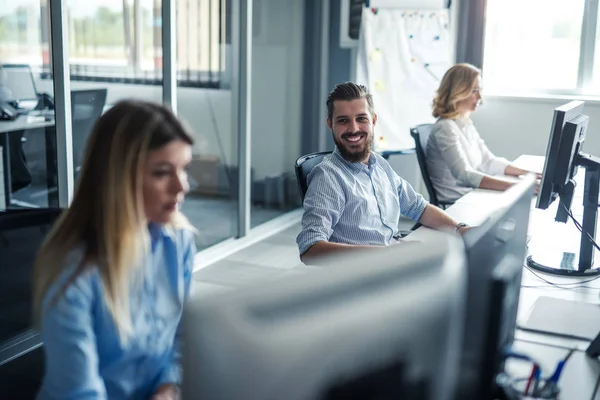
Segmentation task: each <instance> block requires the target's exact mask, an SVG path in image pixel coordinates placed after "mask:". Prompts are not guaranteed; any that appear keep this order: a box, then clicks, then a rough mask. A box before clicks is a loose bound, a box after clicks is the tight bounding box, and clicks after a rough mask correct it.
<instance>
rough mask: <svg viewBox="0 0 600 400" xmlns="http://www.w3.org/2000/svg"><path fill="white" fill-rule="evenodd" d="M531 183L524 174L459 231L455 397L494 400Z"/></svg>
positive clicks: (510, 328) (507, 341)
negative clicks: (462, 297) (463, 284)
mask: <svg viewBox="0 0 600 400" xmlns="http://www.w3.org/2000/svg"><path fill="white" fill-rule="evenodd" d="M534 185H535V179H534V178H533V177H528V178H526V179H524V180H523V182H520V183H519V184H517V185H515V186H513V187H512V188H510V189H509V190H507V191H506V192H504V193H503V194H502V196H501V198H500V200H499V202H500V203H499V208H498V210H497V211H495V212H494V213H493V214H492V215H491V216H490V217H489V218H488V219H487V220H486V221H485V222H484V223H483V224H481V225H480V226H478V227H474V228H472V229H471V230H469V231H468V232H466V233H465V235H464V241H465V247H466V253H467V264H468V279H467V282H468V284H467V288H468V290H467V306H466V310H465V326H464V332H465V335H464V339H463V351H462V360H461V377H460V383H459V388H458V393H457V396H456V398H458V399H462V400H481V399H492V398H496V397H494V396H493V394H494V392H495V389H496V388H495V378H496V375H497V374H498V373H500V372H501V371H502V370H503V367H504V365H503V357H502V356H503V353H504V350H505V349H506V348H507V347H508V346H510V345H511V344H512V342H513V339H514V331H515V328H516V322H517V307H518V302H519V292H520V290H521V276H522V272H523V262H524V260H525V252H526V239H527V225H528V221H529V213H530V208H531V197H532V195H533V187H534Z"/></svg>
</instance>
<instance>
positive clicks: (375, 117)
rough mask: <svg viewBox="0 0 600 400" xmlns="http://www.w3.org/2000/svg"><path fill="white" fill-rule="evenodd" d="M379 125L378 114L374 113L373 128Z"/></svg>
mask: <svg viewBox="0 0 600 400" xmlns="http://www.w3.org/2000/svg"><path fill="white" fill-rule="evenodd" d="M376 124H377V113H373V126H375V125H376Z"/></svg>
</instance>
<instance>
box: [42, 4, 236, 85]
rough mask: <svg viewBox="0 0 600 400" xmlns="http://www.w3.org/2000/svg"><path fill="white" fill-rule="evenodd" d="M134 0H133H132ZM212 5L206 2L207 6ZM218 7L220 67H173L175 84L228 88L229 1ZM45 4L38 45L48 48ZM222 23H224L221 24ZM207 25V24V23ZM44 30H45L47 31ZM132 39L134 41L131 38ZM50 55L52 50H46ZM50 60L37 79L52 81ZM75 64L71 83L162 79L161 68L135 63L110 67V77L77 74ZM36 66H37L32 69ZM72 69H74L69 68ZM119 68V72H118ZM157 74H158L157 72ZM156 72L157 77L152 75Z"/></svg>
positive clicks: (148, 82) (159, 82)
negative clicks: (174, 69) (138, 66)
mask: <svg viewBox="0 0 600 400" xmlns="http://www.w3.org/2000/svg"><path fill="white" fill-rule="evenodd" d="M134 1H136V0H134ZM210 4H212V2H211V1H209V5H210ZM218 7H219V12H218V13H219V14H218V15H219V18H218V21H219V24H220V25H219V29H218V31H219V34H218V42H219V46H220V47H221V50H220V54H219V55H218V57H219V66H220V68H221V69H220V70H215V71H212V70H187V69H186V70H182V69H178V70H177V86H179V87H186V88H202V89H223V88H228V86H229V80H230V79H229V77H230V75H231V71H230V70H229V69H230V68H229V65H230V62H229V61H230V60H229V57H228V53H229V51H228V48H229V47H231V26H230V24H228V23H227V21H231V19H230V13H231V0H218ZM48 11H49V4H48V3H46V4H42V5H41V13H42V14H41V16H40V19H41V25H40V30H41V46H42V47H44V46H48V48H49V49H50V45H49V42H48V38H49V36H50V33H49V32H50V31H49V27H50V15H49V13H48ZM132 17H133V18H134V19H136V18H141V17H142V15H141V13H139V12H133V13H132ZM140 23H141V21H134V25H135V24H140ZM223 24H224V26H223ZM209 26H210V25H209ZM45 29H48V30H47V31H46V30H45ZM134 42H135V41H134ZM132 46H133V47H132V51H133V52H135V53H136V54H137V53H139V51H140V49H139V46H142V44H141V43H139V42H137V43H132ZM209 47H212V43H209ZM49 54H50V57H51V54H52V52H51V51H49ZM51 65H52V59H51V58H50V60H49V63H48V64H42V65H41V67H40V72H39V76H40V78H41V79H48V80H52V79H53V78H54V77H53V73H52V70H51ZM78 66H85V67H87V66H88V65H87V64H75V63H69V70H70V79H71V81H75V82H94V83H112V84H134V85H148V86H161V85H162V84H163V79H162V76H161V75H162V70H160V71H154V72H151V71H144V70H140V69H139V68H136V66H126V67H111V68H113V69H115V70H116V71H117V73H116V74H114V75H112V76H108V75H103V74H102V73H98V74H89V75H88V74H81V73H77V72H76V71H77V70H78V69H80V68H78ZM132 67H133V68H134V69H135V70H137V71H136V74H139V75H144V74H145V73H147V74H148V75H152V76H151V77H143V76H133V77H132V76H131V74H130V72H131V68H132ZM34 69H37V68H34ZM73 70H75V72H74V71H73ZM121 71H122V72H121ZM157 73H158V74H157ZM156 75H158V77H157V76H156ZM189 76H195V77H199V79H189V78H187V79H186V77H189Z"/></svg>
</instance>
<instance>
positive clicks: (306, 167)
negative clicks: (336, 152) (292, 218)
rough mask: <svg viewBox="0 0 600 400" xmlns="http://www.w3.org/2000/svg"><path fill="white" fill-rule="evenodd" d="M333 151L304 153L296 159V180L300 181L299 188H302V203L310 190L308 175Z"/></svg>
mask: <svg viewBox="0 0 600 400" xmlns="http://www.w3.org/2000/svg"><path fill="white" fill-rule="evenodd" d="M331 153H332V152H331V151H321V152H318V153H311V154H307V155H304V156H302V157H300V158H299V159H297V160H296V164H294V169H295V171H296V180H297V181H298V188H300V199H301V200H302V203H304V196H305V195H306V191H307V190H308V183H307V182H306V177H307V176H308V174H309V173H310V171H312V169H313V168H314V167H315V166H316V165H317V164H319V163H320V162H321V161H323V157H325V156H326V155H327V154H331Z"/></svg>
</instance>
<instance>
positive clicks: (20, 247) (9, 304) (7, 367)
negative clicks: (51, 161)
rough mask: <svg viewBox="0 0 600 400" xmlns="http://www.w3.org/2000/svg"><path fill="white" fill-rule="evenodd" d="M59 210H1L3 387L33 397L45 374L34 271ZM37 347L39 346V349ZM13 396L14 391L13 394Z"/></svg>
mask: <svg viewBox="0 0 600 400" xmlns="http://www.w3.org/2000/svg"><path fill="white" fill-rule="evenodd" d="M61 212H62V210H61V209H56V208H36V209H21V210H7V211H3V212H0V388H1V390H2V393H3V394H5V393H10V394H13V393H18V394H19V395H18V396H16V397H18V398H26V399H33V398H35V394H36V392H37V391H38V389H39V387H40V385H41V382H42V378H43V375H44V354H43V351H42V348H41V347H37V346H39V344H40V343H41V338H40V337H39V334H38V333H37V332H36V331H35V330H33V321H32V319H31V309H32V292H31V290H32V286H33V285H32V275H33V274H32V270H33V263H34V261H35V257H36V253H37V251H38V249H39V248H40V246H41V243H42V241H43V240H44V238H45V237H46V236H47V234H48V233H49V231H50V229H51V228H52V226H53V225H54V223H55V221H56V219H57V218H58V217H59V215H60V213H61ZM36 347H37V348H36ZM9 397H10V396H9Z"/></svg>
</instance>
